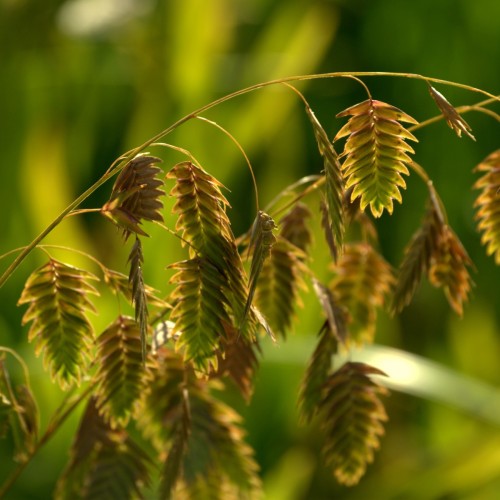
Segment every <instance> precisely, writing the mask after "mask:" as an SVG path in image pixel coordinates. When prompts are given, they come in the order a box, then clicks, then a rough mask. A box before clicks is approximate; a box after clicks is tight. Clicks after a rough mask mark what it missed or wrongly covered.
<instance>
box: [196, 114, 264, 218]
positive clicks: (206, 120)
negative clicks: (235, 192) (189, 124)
mask: <svg viewBox="0 0 500 500" xmlns="http://www.w3.org/2000/svg"><path fill="white" fill-rule="evenodd" d="M196 118H198V120H201V121H204V122H206V123H209V124H210V125H213V126H214V127H216V128H218V129H219V130H220V131H221V132H222V133H224V134H226V135H227V136H228V137H229V139H231V141H233V143H234V144H235V145H236V147H237V148H238V149H239V150H240V152H241V154H242V155H243V158H245V161H246V163H247V166H248V170H249V171H250V176H251V177H252V183H253V190H254V194H255V208H256V211H257V212H259V189H258V187H257V179H256V178H255V174H254V171H253V168H252V164H251V162H250V158H248V155H247V154H246V152H245V150H244V149H243V146H242V145H241V144H240V143H239V142H238V141H237V140H236V137H234V135H233V134H231V132H229V130H226V129H225V128H224V127H222V126H221V125H219V124H218V123H217V122H214V121H212V120H209V119H208V118H204V117H203V116H197V117H196Z"/></svg>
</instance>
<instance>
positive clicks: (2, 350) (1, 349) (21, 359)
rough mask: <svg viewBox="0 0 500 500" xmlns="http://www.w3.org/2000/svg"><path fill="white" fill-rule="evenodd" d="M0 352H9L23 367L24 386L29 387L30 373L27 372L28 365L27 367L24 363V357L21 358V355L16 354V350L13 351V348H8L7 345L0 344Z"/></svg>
mask: <svg viewBox="0 0 500 500" xmlns="http://www.w3.org/2000/svg"><path fill="white" fill-rule="evenodd" d="M0 352H6V353H8V354H10V355H11V356H13V357H14V358H16V360H17V362H18V363H19V364H20V365H21V367H22V369H23V373H24V379H25V380H26V387H28V388H29V387H30V374H29V370H28V367H27V365H26V363H25V362H24V359H23V358H21V356H19V354H17V352H16V351H14V350H13V349H10V348H9V347H3V346H0Z"/></svg>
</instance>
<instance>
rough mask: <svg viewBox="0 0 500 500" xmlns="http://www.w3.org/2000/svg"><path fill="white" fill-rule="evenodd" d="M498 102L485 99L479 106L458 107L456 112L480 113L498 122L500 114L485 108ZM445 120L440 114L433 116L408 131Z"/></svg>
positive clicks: (494, 99) (495, 99) (493, 99)
mask: <svg viewBox="0 0 500 500" xmlns="http://www.w3.org/2000/svg"><path fill="white" fill-rule="evenodd" d="M497 100H498V98H491V99H485V100H484V101H481V102H478V103H477V104H473V105H465V106H457V107H456V108H455V110H456V111H457V113H459V114H460V115H463V114H465V113H469V112H470V111H478V112H481V113H485V114H487V115H489V116H491V117H493V118H494V119H495V120H497V121H500V116H499V115H498V113H495V112H494V111H492V110H490V109H487V108H485V107H484V106H487V105H488V104H492V103H493V102H495V101H497ZM444 119H445V117H444V116H443V114H439V115H436V116H433V117H432V118H429V119H427V120H424V121H423V122H420V123H417V124H416V125H412V126H411V127H408V130H409V131H410V132H414V131H415V130H418V129H420V128H424V127H426V126H427V125H430V124H432V123H436V122H439V121H441V120H444Z"/></svg>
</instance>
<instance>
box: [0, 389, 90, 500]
mask: <svg viewBox="0 0 500 500" xmlns="http://www.w3.org/2000/svg"><path fill="white" fill-rule="evenodd" d="M93 389H94V387H93V386H92V385H89V386H88V387H87V388H86V389H85V391H83V392H82V394H80V395H79V396H78V397H77V398H76V399H75V401H74V402H73V403H72V404H71V405H70V406H69V407H68V408H67V409H66V410H65V411H61V408H62V407H63V406H64V405H65V404H66V400H65V401H64V402H63V404H62V405H61V406H60V407H59V408H58V409H57V410H56V413H55V415H57V414H60V416H59V418H57V419H55V420H53V421H52V422H51V423H50V424H49V425H48V427H47V429H46V431H45V433H44V434H43V436H42V437H41V438H40V440H39V441H38V442H37V443H36V445H35V447H34V448H33V450H31V451H30V453H29V455H28V457H27V458H26V460H25V461H24V462H22V463H20V464H19V465H18V466H17V467H16V468H15V469H14V471H13V472H12V474H11V475H10V476H9V477H8V478H7V480H6V481H5V482H4V483H3V485H2V486H1V487H0V498H3V497H4V496H5V494H6V493H7V492H8V491H9V490H10V488H11V487H12V486H13V484H14V483H15V482H16V480H17V478H18V477H19V476H20V475H21V473H22V472H23V471H24V469H25V468H26V467H27V466H28V464H29V463H30V462H31V460H32V458H33V457H34V456H35V455H36V454H37V453H38V451H40V449H41V448H42V447H43V446H44V445H45V443H47V441H49V440H50V438H51V437H52V436H53V435H54V434H55V433H56V432H57V431H58V430H59V428H60V427H61V426H62V424H63V423H64V422H65V421H66V419H67V418H68V417H69V416H70V415H71V414H72V413H73V411H74V410H75V409H76V408H77V406H78V405H79V404H80V403H81V402H82V401H83V400H84V399H85V398H86V397H87V396H88V395H89V394H90V393H91V392H92V390H93Z"/></svg>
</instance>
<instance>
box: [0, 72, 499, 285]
mask: <svg viewBox="0 0 500 500" xmlns="http://www.w3.org/2000/svg"><path fill="white" fill-rule="evenodd" d="M339 77H342V78H346V77H349V78H352V77H394V78H409V79H416V80H422V81H424V82H426V83H428V82H433V83H439V84H442V85H448V86H452V87H457V88H461V89H464V90H468V91H470V92H477V93H480V94H483V95H485V96H487V97H489V98H491V99H493V100H496V101H500V98H499V97H498V96H495V95H493V94H491V93H490V92H487V91H485V90H482V89H479V88H476V87H472V86H470V85H465V84H462V83H456V82H452V81H449V80H442V79H439V78H430V77H426V76H423V75H419V74H416V73H397V72H389V71H354V72H348V71H343V72H333V73H319V74H311V75H298V76H288V77H285V78H278V79H275V80H268V81H266V82H261V83H257V84H255V85H251V86H249V87H246V88H244V89H240V90H237V91H235V92H232V93H230V94H226V95H225V96H223V97H220V98H219V99H216V100H214V101H212V102H210V103H208V104H205V105H204V106H202V107H201V108H198V109H197V110H195V111H193V112H192V113H189V114H187V115H185V116H183V117H182V118H180V119H179V120H177V121H176V122H174V123H172V124H171V125H170V126H169V127H167V128H166V129H164V130H162V131H161V132H159V133H158V134H156V135H155V136H153V137H151V138H150V139H148V140H147V141H146V142H144V143H143V144H141V145H140V146H138V147H136V148H134V149H132V150H130V151H129V152H127V153H125V154H124V155H122V156H120V158H118V159H117V160H116V161H115V162H114V163H113V164H112V165H111V167H110V168H109V169H108V170H107V171H106V173H105V174H104V175H103V176H102V177H101V178H100V179H99V180H98V181H97V182H95V183H94V184H92V186H90V187H89V188H88V189H87V190H86V191H85V192H83V193H82V194H81V195H80V196H78V198H76V199H75V200H74V201H73V202H72V203H71V204H70V205H68V207H67V208H66V209H64V210H63V211H62V212H61V213H60V214H59V215H58V216H57V217H56V218H55V219H54V220H53V221H52V222H51V223H50V224H49V225H48V226H47V227H46V228H45V229H44V230H43V231H42V232H41V233H40V234H39V235H38V236H37V237H36V238H35V239H34V240H33V241H32V242H31V243H30V244H29V245H27V246H26V247H25V248H24V250H23V251H22V252H21V253H20V254H19V255H18V256H17V257H16V258H15V259H14V261H13V262H12V263H11V264H10V266H9V267H8V268H7V269H6V270H5V272H4V273H3V274H2V276H0V288H1V287H2V286H3V285H4V284H5V282H6V281H7V280H8V279H9V277H10V276H11V275H12V273H13V272H14V271H15V270H16V269H17V267H18V266H19V265H20V264H21V263H22V262H23V260H24V259H25V258H26V256H27V255H28V254H29V253H30V252H31V251H32V250H33V248H35V247H36V245H38V243H40V242H41V241H42V240H43V239H44V238H45V237H46V236H47V235H48V234H49V233H50V232H51V231H52V230H53V229H54V228H56V227H57V226H58V225H59V223H60V222H61V221H62V220H63V219H64V218H65V217H66V216H67V215H68V214H69V213H70V212H72V211H73V210H74V209H76V208H77V207H78V206H79V205H81V203H83V202H84V201H85V200H86V199H87V198H88V197H89V196H90V195H91V194H92V193H94V191H96V190H97V189H98V188H99V187H101V186H102V185H103V184H104V183H105V182H106V181H108V180H109V179H110V178H111V177H113V176H114V175H115V174H117V173H118V172H119V171H120V170H122V169H123V168H124V167H125V165H126V163H127V162H128V161H129V160H130V159H131V158H133V157H134V156H135V155H137V154H139V153H141V152H142V151H143V150H144V149H145V148H147V147H148V146H150V145H151V144H153V143H155V142H158V141H159V140H161V139H162V138H163V137H165V136H166V135H168V134H170V133H171V132H172V131H174V130H175V129H177V128H178V127H180V126H181V125H182V124H184V123H185V122H187V121H189V120H191V119H193V118H196V117H197V116H198V115H200V114H201V113H204V112H205V111H207V110H209V109H212V108H214V107H216V106H218V105H220V104H222V103H224V102H226V101H229V100H231V99H234V98H235V97H238V96H241V95H244V94H248V93H250V92H253V91H255V90H259V89H262V88H265V87H270V86H272V85H277V84H282V83H286V82H300V81H309V80H319V79H326V78H339Z"/></svg>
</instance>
